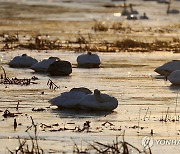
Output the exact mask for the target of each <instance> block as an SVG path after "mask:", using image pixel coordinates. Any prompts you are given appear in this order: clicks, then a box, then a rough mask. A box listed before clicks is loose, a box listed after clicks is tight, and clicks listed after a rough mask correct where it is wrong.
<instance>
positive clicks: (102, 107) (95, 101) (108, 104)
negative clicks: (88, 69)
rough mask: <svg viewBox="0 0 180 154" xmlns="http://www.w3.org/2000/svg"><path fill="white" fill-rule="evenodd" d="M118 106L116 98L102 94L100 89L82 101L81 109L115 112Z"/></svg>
mask: <svg viewBox="0 0 180 154" xmlns="http://www.w3.org/2000/svg"><path fill="white" fill-rule="evenodd" d="M117 106H118V100H117V99H116V98H115V97H112V96H109V95H107V94H103V93H101V92H100V91H99V90H98V89H95V90H94V93H93V94H88V95H86V96H85V97H83V98H82V99H81V100H80V103H79V107H80V108H81V109H86V110H98V111H113V110H114V109H116V108H117Z"/></svg>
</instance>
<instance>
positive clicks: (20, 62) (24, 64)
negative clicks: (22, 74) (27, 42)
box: [9, 54, 38, 68]
mask: <svg viewBox="0 0 180 154" xmlns="http://www.w3.org/2000/svg"><path fill="white" fill-rule="evenodd" d="M37 62H38V61H37V60H36V59H35V58H32V57H30V56H28V55H27V54H22V55H21V56H16V57H14V58H13V60H11V61H10V62H9V66H10V67H13V68H29V67H31V66H32V65H34V64H36V63H37Z"/></svg>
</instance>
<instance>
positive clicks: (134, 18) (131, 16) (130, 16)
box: [126, 14, 138, 20]
mask: <svg viewBox="0 0 180 154" xmlns="http://www.w3.org/2000/svg"><path fill="white" fill-rule="evenodd" d="M126 19H127V20H137V19H138V18H137V17H136V16H135V15H133V14H130V15H128V16H127V18H126Z"/></svg>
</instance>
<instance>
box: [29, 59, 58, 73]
mask: <svg viewBox="0 0 180 154" xmlns="http://www.w3.org/2000/svg"><path fill="white" fill-rule="evenodd" d="M57 60H59V58H58V57H49V59H44V60H42V61H40V62H38V63H36V64H34V65H33V66H32V67H31V69H32V70H34V71H35V72H47V71H48V68H49V66H50V65H51V64H52V63H54V62H55V61H57Z"/></svg>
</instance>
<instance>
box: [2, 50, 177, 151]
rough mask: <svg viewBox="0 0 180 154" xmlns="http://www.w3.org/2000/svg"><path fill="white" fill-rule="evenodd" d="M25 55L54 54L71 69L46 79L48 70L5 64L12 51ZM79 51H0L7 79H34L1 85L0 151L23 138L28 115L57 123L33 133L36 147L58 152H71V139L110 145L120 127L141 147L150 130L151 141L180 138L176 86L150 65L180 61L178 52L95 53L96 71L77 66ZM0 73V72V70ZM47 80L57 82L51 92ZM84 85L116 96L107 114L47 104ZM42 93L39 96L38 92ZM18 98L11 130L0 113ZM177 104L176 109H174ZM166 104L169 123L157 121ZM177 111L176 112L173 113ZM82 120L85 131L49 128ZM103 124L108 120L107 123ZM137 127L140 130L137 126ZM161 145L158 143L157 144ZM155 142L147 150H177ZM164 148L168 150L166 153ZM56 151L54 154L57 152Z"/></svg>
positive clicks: (70, 125) (71, 125)
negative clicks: (87, 126)
mask: <svg viewBox="0 0 180 154" xmlns="http://www.w3.org/2000/svg"><path fill="white" fill-rule="evenodd" d="M25 52H26V53H27V54H28V55H31V56H33V57H36V58H37V59H38V60H42V59H44V58H48V57H49V56H57V57H59V58H60V59H62V60H69V61H70V62H71V63H72V64H73V73H72V74H71V76H69V77H50V76H48V75H47V74H34V73H33V71H32V70H30V69H14V68H9V66H8V65H7V63H8V62H9V61H10V59H11V58H13V57H14V56H16V55H21V54H23V53H25ZM79 54H81V53H75V52H63V51H46V52H43V51H41V52H37V51H32V52H30V51H21V50H20V51H12V52H1V53H0V57H1V66H3V67H4V69H5V70H6V73H7V76H8V77H10V78H11V77H15V76H16V77H17V78H31V77H32V76H34V75H35V76H36V77H38V78H39V80H37V81H36V82H37V83H38V84H32V85H29V86H18V85H3V84H1V85H0V96H1V99H0V103H1V106H0V110H1V111H2V112H1V113H0V114H1V118H0V143H1V146H0V147H1V148H0V153H5V152H6V153H7V149H6V147H8V148H9V149H10V150H13V149H15V148H16V147H17V145H18V140H17V137H18V136H20V137H21V138H27V137H28V134H27V133H26V132H25V130H26V129H27V127H28V126H30V125H31V119H30V116H32V117H33V119H34V121H35V123H37V124H38V125H40V124H41V123H43V124H46V125H52V124H57V123H58V124H59V126H53V128H45V129H44V130H43V129H42V128H41V127H39V129H38V131H39V133H38V136H39V138H40V139H41V140H40V141H39V144H40V146H41V147H42V148H43V149H44V150H45V151H46V152H50V151H56V150H60V151H61V150H62V151H65V152H69V153H70V152H71V153H72V147H73V145H74V143H73V140H74V141H75V142H76V143H77V144H78V145H79V146H80V145H81V144H82V146H83V145H86V144H87V143H86V142H89V143H92V142H93V141H100V142H103V143H112V142H113V140H115V138H116V136H118V135H122V133H123V131H124V130H125V140H126V141H128V142H129V143H131V144H133V145H135V146H137V147H138V148H140V149H143V147H142V145H141V139H142V138H143V137H145V136H150V135H151V134H150V133H151V130H153V132H154V134H153V138H154V139H158V140H159V139H171V140H175V139H177V140H178V139H180V136H179V131H180V130H179V126H180V124H179V122H172V120H173V119H174V118H175V115H179V112H180V107H179V97H178V93H179V90H180V88H179V89H178V87H174V86H171V84H170V82H169V81H164V80H163V79H158V78H156V77H157V74H156V73H155V72H154V69H155V68H156V67H158V66H160V65H162V64H164V63H165V62H167V61H170V60H173V59H180V54H173V53H163V52H161V53H98V55H99V56H100V58H101V61H102V65H101V68H99V69H79V68H76V58H77V56H78V55H79ZM1 73H2V70H1ZM48 79H51V80H52V81H53V82H54V83H56V84H57V85H59V86H60V89H57V90H56V91H53V90H50V89H49V88H48V86H47V81H48ZM81 86H83V87H87V88H89V89H91V90H94V89H96V88H97V89H99V90H100V91H101V92H103V93H107V94H110V95H112V96H114V97H116V98H117V99H118V101H119V106H118V108H117V109H115V111H114V112H112V113H107V112H105V113H104V112H100V113H99V112H97V113H93V112H89V111H87V112H86V111H68V110H58V109H57V108H56V107H50V108H48V107H49V105H50V104H49V103H48V100H49V99H51V98H53V97H55V96H57V95H58V94H60V93H61V92H64V91H69V90H70V89H71V88H73V87H81ZM42 92H44V94H41V93H42ZM17 102H19V103H20V105H19V112H20V113H22V114H20V115H19V116H18V117H16V119H17V122H18V124H20V125H19V126H18V127H17V130H16V131H14V129H13V121H14V118H6V119H4V118H3V116H2V114H3V111H4V110H5V109H7V108H8V109H9V110H10V111H11V112H17V111H16V109H15V108H16V105H17ZM176 106H177V107H176ZM32 108H45V109H46V110H45V111H43V112H34V111H32ZM168 108H169V111H168V112H169V113H168V116H169V118H170V119H171V120H170V121H168V122H166V123H165V122H161V121H160V119H161V118H162V114H163V116H164V117H165V115H166V112H167V109H168ZM175 110H176V114H175ZM86 121H90V122H91V123H90V126H91V127H90V132H88V133H87V132H86V131H85V132H77V131H72V130H65V131H54V132H52V130H57V129H58V128H60V127H61V128H63V127H66V128H69V129H73V128H75V127H76V126H79V127H80V128H82V127H83V124H84V123H85V122H86ZM105 122H110V123H112V124H113V125H112V126H110V125H109V124H106V125H105V126H103V124H104V123H105ZM136 126H137V127H138V126H139V127H140V128H136ZM121 138H122V137H119V139H121ZM162 144H163V143H162ZM162 144H161V145H157V143H156V142H155V141H154V146H153V147H152V148H151V150H152V152H153V153H157V152H160V153H163V152H164V153H178V151H179V150H180V147H179V146H178V145H174V146H172V145H171V146H170V145H166V146H165V145H162ZM167 151H168V152H167ZM56 153H59V152H58V151H56Z"/></svg>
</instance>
